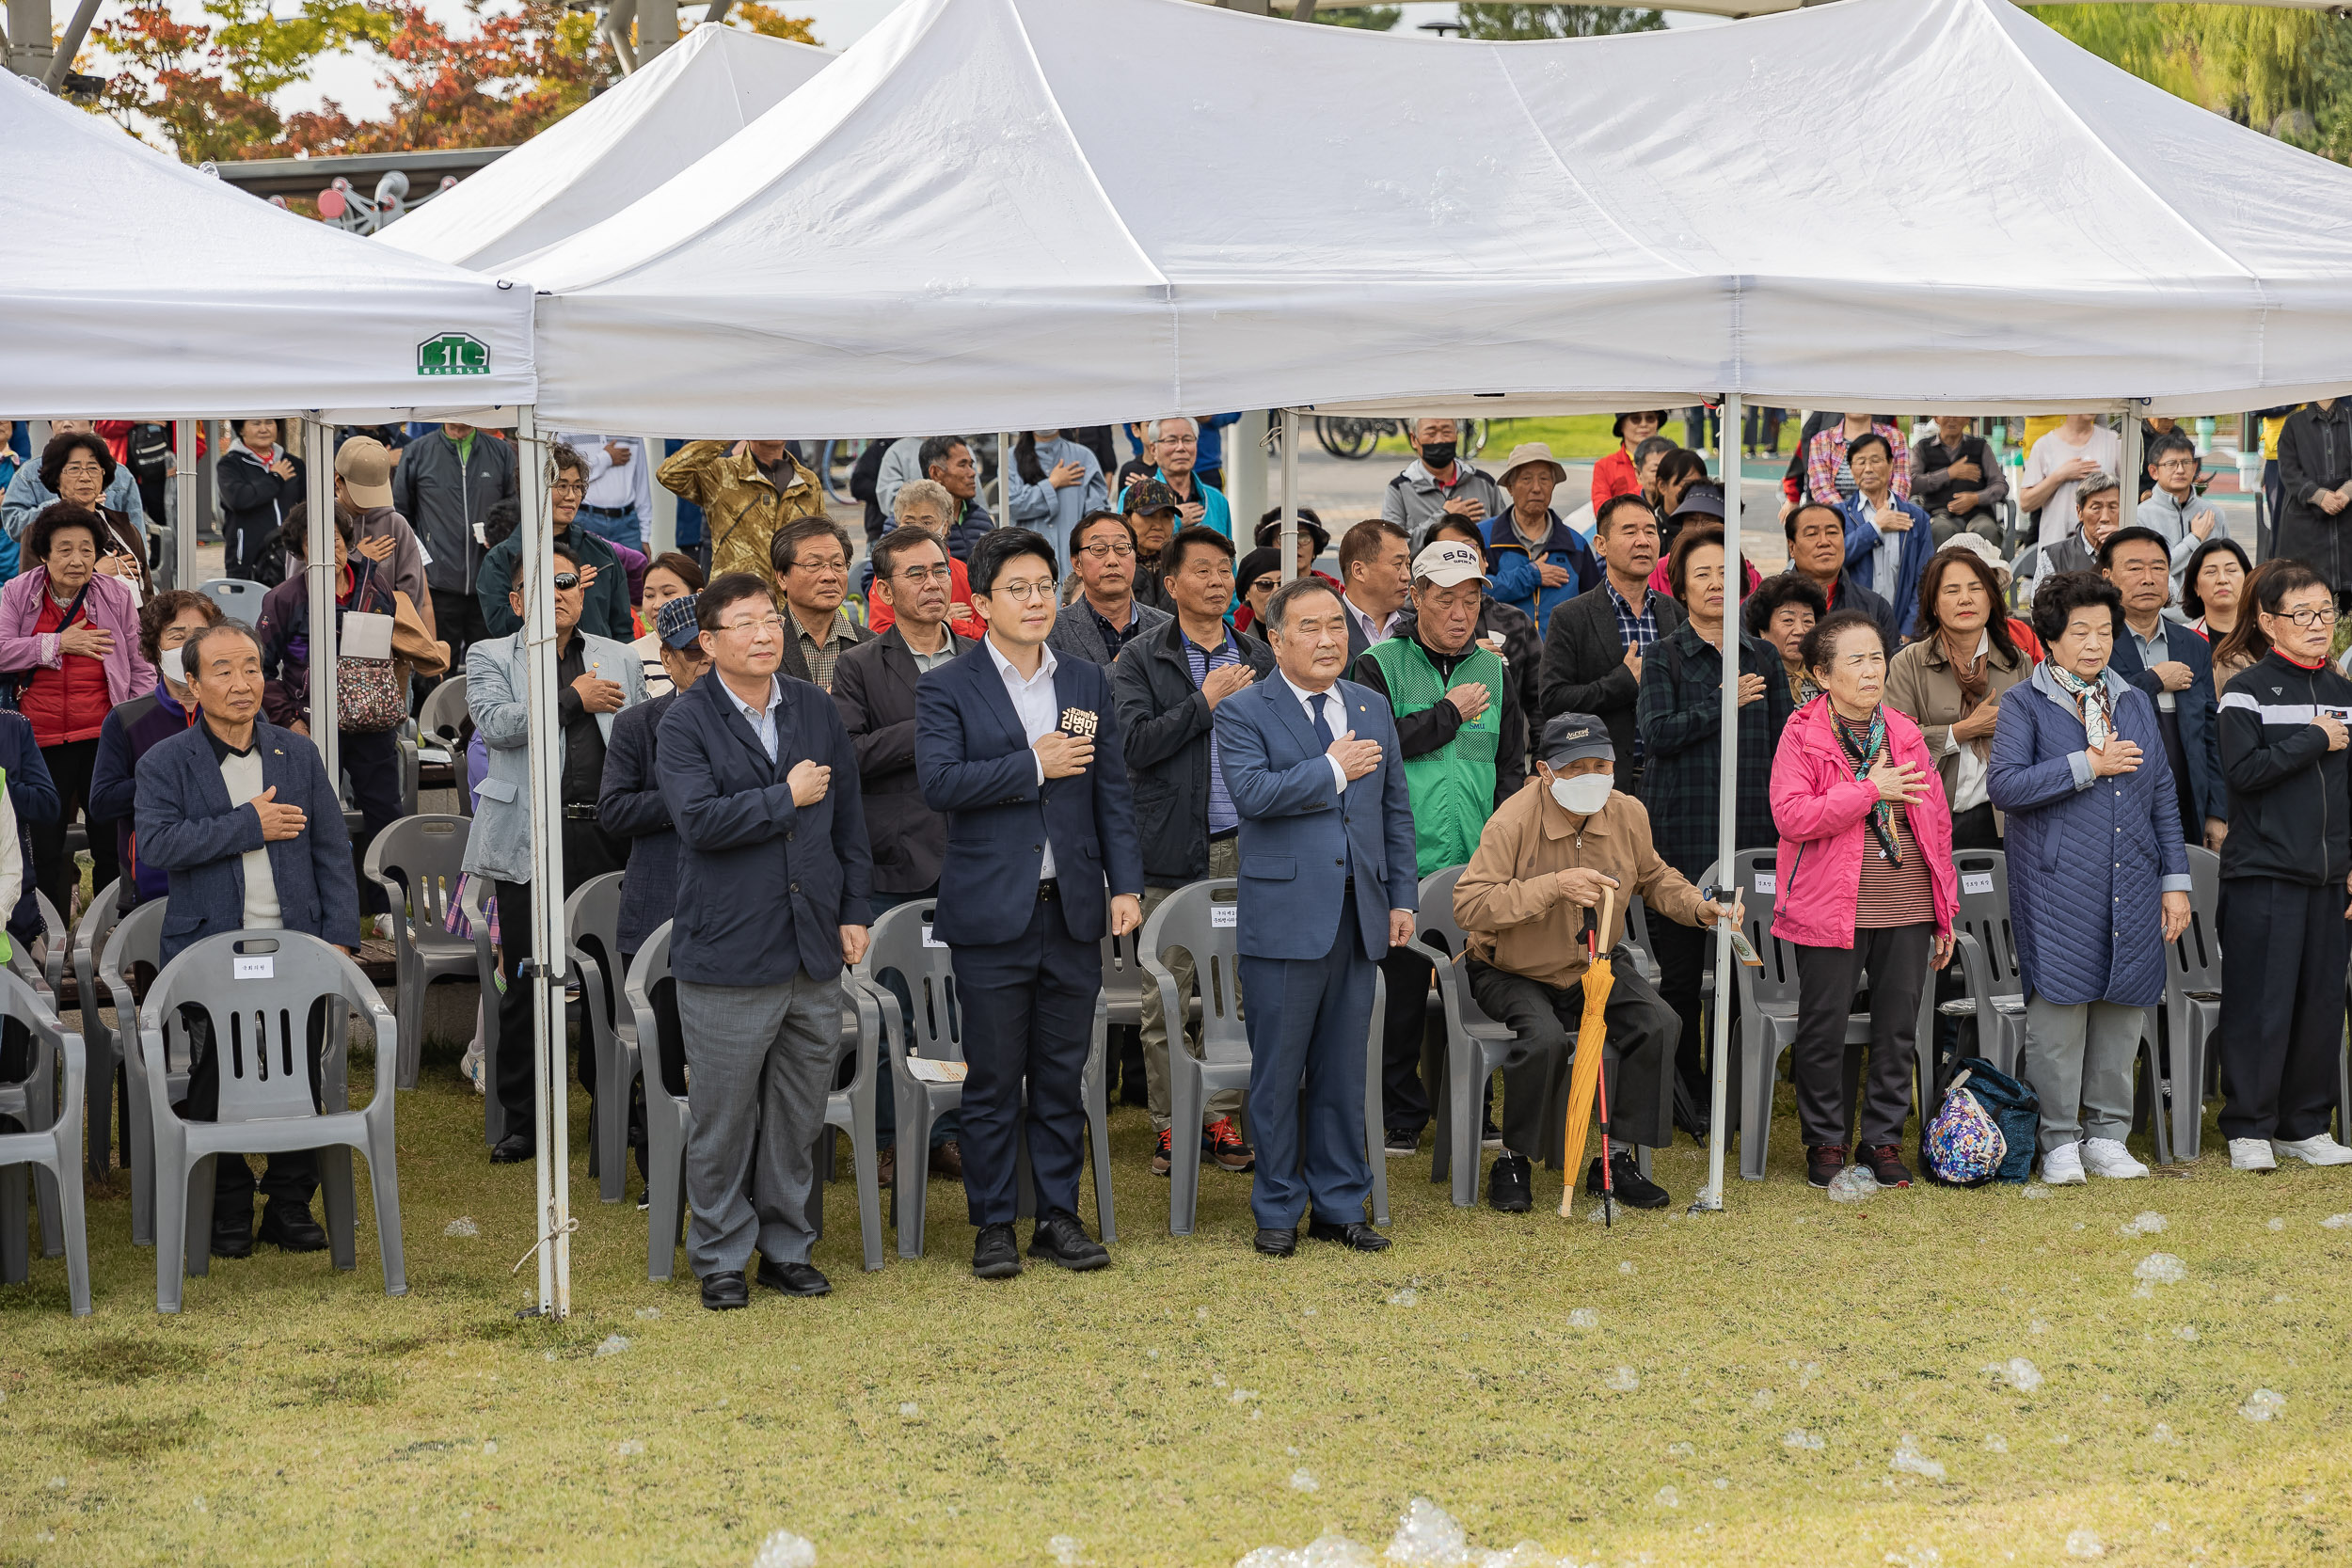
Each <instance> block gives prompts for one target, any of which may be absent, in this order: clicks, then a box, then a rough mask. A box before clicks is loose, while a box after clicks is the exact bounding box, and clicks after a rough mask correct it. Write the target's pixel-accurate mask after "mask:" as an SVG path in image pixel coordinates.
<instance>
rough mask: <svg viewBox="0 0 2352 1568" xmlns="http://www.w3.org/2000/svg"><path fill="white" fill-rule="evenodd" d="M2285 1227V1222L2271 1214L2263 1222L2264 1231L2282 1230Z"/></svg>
mask: <svg viewBox="0 0 2352 1568" xmlns="http://www.w3.org/2000/svg"><path fill="white" fill-rule="evenodd" d="M2286 1227H2287V1222H2286V1221H2284V1220H2282V1219H2280V1218H2279V1216H2278V1215H2276V1214H2273V1215H2272V1216H2271V1217H2270V1218H2268V1219H2266V1220H2265V1221H2263V1228H2264V1229H2265V1230H2284V1229H2285V1228H2286Z"/></svg>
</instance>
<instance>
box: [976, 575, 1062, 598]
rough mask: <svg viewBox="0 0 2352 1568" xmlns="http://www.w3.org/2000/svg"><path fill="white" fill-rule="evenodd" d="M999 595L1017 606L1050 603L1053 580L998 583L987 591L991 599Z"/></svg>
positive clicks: (1052, 592)
mask: <svg viewBox="0 0 2352 1568" xmlns="http://www.w3.org/2000/svg"><path fill="white" fill-rule="evenodd" d="M999 595H1002V596H1003V597H1005V598H1008V599H1011V600H1013V601H1014V602H1016V603H1019V604H1029V603H1032V602H1035V601H1050V600H1052V598H1053V596H1054V579H1053V578H1038V579H1037V580H1036V581H1035V582H1000V583H998V584H997V585H996V586H995V587H993V588H992V589H990V590H989V591H988V596H989V597H990V598H992V599H993V598H996V597H998V596H999Z"/></svg>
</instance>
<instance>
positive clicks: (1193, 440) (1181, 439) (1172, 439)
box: [1154, 436, 1200, 447]
mask: <svg viewBox="0 0 2352 1568" xmlns="http://www.w3.org/2000/svg"><path fill="white" fill-rule="evenodd" d="M1154 445H1157V446H1163V447H1197V446H1199V445H1200V436H1161V437H1160V438H1159V440H1158V441H1157V442H1155V443H1154Z"/></svg>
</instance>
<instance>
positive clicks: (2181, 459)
mask: <svg viewBox="0 0 2352 1568" xmlns="http://www.w3.org/2000/svg"><path fill="white" fill-rule="evenodd" d="M2203 467H2204V460H2203V459H2201V458H2200V457H2199V456H2198V455H2197V443H2196V441H2195V440H2193V439H2191V438H2190V437H2189V436H2185V435H2184V434H2183V433H2182V432H2180V431H2177V430H2173V431H2167V432H2166V433H2165V434H2164V435H2162V436H2157V437H2156V438H2155V440H2154V441H2153V442H2152V443H2150V445H2149V448H2148V473H2149V477H2150V478H2152V479H2153V480H2154V481H2155V482H2156V487H2155V488H2154V489H2153V490H2152V491H2150V492H2149V494H2148V499H2146V500H2143V501H2141V502H2140V503H2139V510H2138V511H2137V513H2135V514H2133V519H2132V520H2133V521H2135V522H2137V524H2138V525H2139V526H2140V527H2141V528H2145V529H2153V530H2154V531H2156V532H2158V533H2161V534H2163V535H2164V540H2165V544H2166V546H2167V547H2168V548H2169V553H2170V556H2171V564H2172V574H2173V577H2174V579H2175V580H2176V581H2177V580H2178V578H2179V577H2180V574H2181V572H2182V570H2183V569H2184V568H2185V567H2186V566H2187V565H2188V558H2189V557H2190V556H2192V555H2195V554H2196V553H2197V546H2200V545H2201V544H2203V543H2204V542H2205V541H2206V540H2208V539H2211V538H2213V537H2214V536H2215V535H2216V534H2217V533H2218V534H2219V535H2220V537H2222V538H2224V539H2227V538H2228V537H2230V530H2229V527H2228V525H2227V524H2225V523H2223V522H2222V521H2221V515H2220V514H2219V513H2217V512H2216V511H2215V510H2214V509H2213V508H2212V507H2210V506H2202V505H2200V504H2199V497H2198V494H2197V476H2198V474H2199V472H2200V471H2201V469H2202V468H2203ZM2190 842H2191V843H2194V842H2195V840H2194V839H2192V840H2190Z"/></svg>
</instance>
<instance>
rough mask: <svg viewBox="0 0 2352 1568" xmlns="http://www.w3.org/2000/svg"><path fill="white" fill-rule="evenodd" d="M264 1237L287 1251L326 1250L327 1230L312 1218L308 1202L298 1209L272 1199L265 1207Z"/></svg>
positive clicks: (263, 1238)
mask: <svg viewBox="0 0 2352 1568" xmlns="http://www.w3.org/2000/svg"><path fill="white" fill-rule="evenodd" d="M262 1240H263V1241H265V1242H267V1243H270V1244H271V1245H272V1246H275V1247H278V1248H280V1249H282V1250H283V1251H286V1252H325V1251H326V1228H325V1227H323V1226H321V1225H320V1224H319V1222H318V1221H316V1220H314V1219H312V1218H311V1217H310V1208H309V1206H308V1205H305V1206H304V1207H302V1208H299V1209H297V1208H295V1207H294V1205H293V1204H291V1203H280V1202H279V1201H278V1199H276V1198H272V1199H270V1200H269V1202H267V1203H266V1204H264V1205H262Z"/></svg>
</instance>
